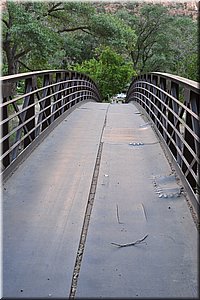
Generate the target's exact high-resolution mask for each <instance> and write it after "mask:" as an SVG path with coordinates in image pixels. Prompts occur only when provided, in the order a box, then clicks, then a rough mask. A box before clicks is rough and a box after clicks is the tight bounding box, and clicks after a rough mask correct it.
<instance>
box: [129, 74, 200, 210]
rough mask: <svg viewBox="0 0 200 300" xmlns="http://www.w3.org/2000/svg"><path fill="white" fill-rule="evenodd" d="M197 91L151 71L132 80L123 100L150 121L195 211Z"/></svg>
mask: <svg viewBox="0 0 200 300" xmlns="http://www.w3.org/2000/svg"><path fill="white" fill-rule="evenodd" d="M199 92H200V89H199V83H197V82H195V81H192V80H188V79H186V78H183V77H179V76H175V75H172V74H166V73H158V72H154V73H149V74H144V75H140V76H138V77H136V78H135V79H134V80H133V81H132V83H131V85H130V87H129V90H128V92H127V97H126V101H127V102H130V101H136V102H138V103H139V104H140V107H141V106H142V108H143V109H142V110H143V111H144V112H146V113H147V116H148V117H150V118H151V120H152V121H153V124H154V128H155V129H156V131H157V133H158V134H159V136H160V137H162V140H163V142H164V143H163V144H164V145H165V146H167V147H165V148H166V149H167V151H168V154H169V155H170V158H171V159H172V161H173V162H174V164H173V165H174V167H175V168H176V170H177V171H178V173H179V175H180V176H181V179H182V181H183V183H184V187H186V191H187V193H188V194H189V197H190V199H191V200H192V204H193V205H194V206H195V208H196V209H198V208H199V194H200V187H199V179H200V178H199V170H200V168H199V162H200V155H199V153H200V150H199V146H200V123H199V117H200V97H199Z"/></svg>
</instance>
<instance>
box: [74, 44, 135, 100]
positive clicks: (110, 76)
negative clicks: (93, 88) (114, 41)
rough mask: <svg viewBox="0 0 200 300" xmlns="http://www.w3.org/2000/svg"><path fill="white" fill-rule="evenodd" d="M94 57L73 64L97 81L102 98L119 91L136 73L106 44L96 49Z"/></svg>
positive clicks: (128, 63)
mask: <svg viewBox="0 0 200 300" xmlns="http://www.w3.org/2000/svg"><path fill="white" fill-rule="evenodd" d="M96 56H97V57H96V58H92V59H90V60H87V61H84V62H83V63H82V64H80V65H77V64H75V65H74V69H75V70H77V71H79V72H83V73H86V74H88V75H89V76H91V78H93V80H95V81H96V82H97V83H98V86H99V89H100V92H101V95H102V98H103V99H104V100H108V99H109V97H111V96H113V95H115V94H117V93H119V92H121V91H122V90H123V89H124V88H125V87H126V86H127V84H129V83H130V80H131V78H132V76H134V75H136V73H135V72H134V71H133V68H132V64H131V63H130V62H126V61H125V59H124V58H123V57H122V56H121V55H120V54H117V53H116V51H114V50H113V49H111V48H110V47H108V46H106V47H103V49H102V48H99V49H97V50H96Z"/></svg>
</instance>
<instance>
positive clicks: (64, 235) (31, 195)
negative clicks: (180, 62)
mask: <svg viewBox="0 0 200 300" xmlns="http://www.w3.org/2000/svg"><path fill="white" fill-rule="evenodd" d="M1 80H2V96H3V97H2V98H3V101H2V104H1V109H2V120H1V126H2V138H1V142H2V156H1V162H2V195H3V198H2V199H3V201H2V202H3V205H2V207H3V208H2V211H3V230H2V232H3V259H2V260H3V282H2V285H3V298H5V299H7V298H17V299H18V298H89V297H92V298H110V297H111V298H118V297H119V298H126V297H128V298H145V297H151V298H154V297H155V298H156V297H158V298H163V297H164V298H168V297H174V298H176V297H177V298H179V297H180V298H197V297H198V254H197V253H198V251H197V249H198V242H197V241H198V209H199V137H200V131H199V129H200V128H199V113H200V99H199V86H198V84H197V83H196V82H194V81H191V80H188V79H185V78H181V77H178V76H175V75H171V74H165V73H156V72H155V73H151V74H144V75H140V76H138V77H137V78H134V79H133V81H132V83H131V84H130V87H129V89H128V91H127V95H126V103H104V102H101V96H100V94H99V91H98V87H97V86H96V84H95V83H94V82H93V81H92V80H91V79H90V78H89V77H88V76H87V75H85V74H81V73H77V72H75V71H65V70H56V71H55V70H52V71H49V70H48V71H41V72H34V73H24V74H17V75H13V76H5V77H3V78H1ZM15 91H17V93H16V92H15Z"/></svg>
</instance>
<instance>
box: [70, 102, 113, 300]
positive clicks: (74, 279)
mask: <svg viewBox="0 0 200 300" xmlns="http://www.w3.org/2000/svg"><path fill="white" fill-rule="evenodd" d="M109 106H110V105H108V107H107V110H106V114H105V120H104V124H103V128H102V132H101V137H100V143H99V148H98V152H97V158H96V162H95V167H94V172H93V176H92V182H91V186H90V192H89V196H88V201H87V206H86V212H85V216H84V221H83V226H82V231H81V237H80V242H79V247H78V251H77V255H76V261H75V266H74V271H73V276H72V283H71V290H70V295H69V298H70V299H74V298H75V294H76V289H77V284H78V277H79V273H80V269H81V261H82V257H83V253H84V248H85V242H86V238H87V232H88V227H89V222H90V216H91V212H92V207H93V203H94V198H95V193H96V187H97V181H98V176H99V168H100V163H101V155H102V150H103V142H102V137H103V132H104V129H105V127H106V122H107V114H108V109H109Z"/></svg>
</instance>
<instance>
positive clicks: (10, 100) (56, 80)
mask: <svg viewBox="0 0 200 300" xmlns="http://www.w3.org/2000/svg"><path fill="white" fill-rule="evenodd" d="M0 80H1V83H2V101H1V104H0V106H1V110H2V118H1V127H2V136H1V144H2V155H1V161H2V173H3V176H4V177H5V178H6V177H7V176H8V175H9V174H10V173H11V172H12V170H13V168H15V167H16V166H17V164H18V163H19V161H20V160H22V159H23V157H24V156H25V155H27V154H28V153H29V152H30V151H31V150H32V148H33V147H35V146H36V144H38V143H39V142H40V141H41V139H42V138H44V136H45V135H47V134H48V133H49V131H50V130H52V129H53V128H54V127H55V126H56V125H57V124H58V123H59V122H60V121H61V120H63V119H64V117H65V116H66V115H67V114H68V113H69V112H71V111H72V110H73V109H74V108H75V107H76V106H77V105H79V103H80V102H82V101H88V100H92V101H98V102H100V101H101V97H100V94H99V90H98V87H97V85H96V83H95V82H94V81H93V80H92V79H91V78H90V77H89V76H87V75H86V74H83V73H80V72H76V71H69V70H43V71H37V72H28V73H21V74H15V75H9V76H3V77H1V78H0ZM18 88H20V93H18V92H17V91H18Z"/></svg>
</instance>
